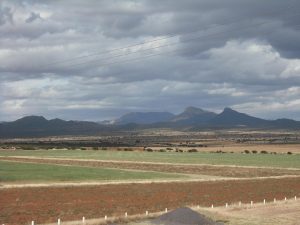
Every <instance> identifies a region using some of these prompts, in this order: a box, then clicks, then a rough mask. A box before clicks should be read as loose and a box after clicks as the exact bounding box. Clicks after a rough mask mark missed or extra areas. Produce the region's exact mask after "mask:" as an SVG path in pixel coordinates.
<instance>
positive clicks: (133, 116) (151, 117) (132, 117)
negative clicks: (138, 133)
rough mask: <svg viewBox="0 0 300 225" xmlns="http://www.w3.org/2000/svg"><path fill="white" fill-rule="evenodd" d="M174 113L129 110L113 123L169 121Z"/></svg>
mask: <svg viewBox="0 0 300 225" xmlns="http://www.w3.org/2000/svg"><path fill="white" fill-rule="evenodd" d="M173 117H174V114H172V113H169V112H131V113H127V114H125V115H124V116H122V117H120V118H119V119H117V120H115V124H128V123H136V124H152V123H159V122H165V121H169V120H170V119H172V118H173Z"/></svg>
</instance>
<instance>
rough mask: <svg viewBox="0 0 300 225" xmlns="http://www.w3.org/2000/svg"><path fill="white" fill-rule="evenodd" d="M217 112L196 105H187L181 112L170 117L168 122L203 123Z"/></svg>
mask: <svg viewBox="0 0 300 225" xmlns="http://www.w3.org/2000/svg"><path fill="white" fill-rule="evenodd" d="M216 115H217V114H216V113H214V112H209V111H206V110H203V109H200V108H196V107H191V106H190V107H188V108H186V109H185V110H184V111H183V112H182V113H180V114H178V115H177V116H175V117H174V118H173V119H171V121H170V122H172V123H177V124H182V125H194V124H205V123H207V122H208V121H209V120H211V119H213V118H214V117H215V116H216Z"/></svg>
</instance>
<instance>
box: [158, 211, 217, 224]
mask: <svg viewBox="0 0 300 225" xmlns="http://www.w3.org/2000/svg"><path fill="white" fill-rule="evenodd" d="M152 223H153V224H164V225H222V224H221V223H216V222H214V221H212V220H211V219H209V218H207V217H206V216H204V215H201V214H199V213H197V212H195V211H193V210H191V209H190V208H187V207H184V208H178V209H176V210H173V211H171V212H169V213H166V214H164V215H162V216H160V217H158V218H156V219H154V220H153V221H152Z"/></svg>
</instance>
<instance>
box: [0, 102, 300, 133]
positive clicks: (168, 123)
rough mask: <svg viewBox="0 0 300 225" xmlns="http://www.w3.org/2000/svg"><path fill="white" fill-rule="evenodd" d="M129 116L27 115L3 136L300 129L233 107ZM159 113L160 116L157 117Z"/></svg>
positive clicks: (299, 124)
mask: <svg viewBox="0 0 300 225" xmlns="http://www.w3.org/2000/svg"><path fill="white" fill-rule="evenodd" d="M126 115H127V121H128V122H125V121H126V120H123V122H122V123H114V124H106V125H105V124H100V123H96V122H89V121H74V120H69V121H66V120H62V119H58V118H56V119H50V120H47V119H46V118H45V117H43V116H26V117H23V118H20V119H17V120H15V121H12V122H3V123H0V138H17V137H44V136H60V135H97V134H103V133H109V132H118V131H131V130H139V129H147V128H173V129H184V130H198V129H228V128H259V129H300V121H296V120H292V119H285V118H282V119H276V120H266V119H261V118H258V117H254V116H251V115H248V114H246V113H241V112H238V111H235V110H233V109H231V108H225V109H224V110H223V111H222V112H221V113H219V114H217V113H214V112H210V111H207V110H203V109H200V108H196V107H187V108H186V109H185V110H184V111H183V112H182V113H179V114H177V115H174V114H172V113H168V112H148V113H147V112H143V113H141V112H135V113H130V114H125V115H123V119H124V116H125V119H126ZM128 115H129V119H128ZM157 115H159V117H158V118H155V116H157ZM135 116H137V118H136V117H135ZM153 116H154V117H153ZM120 118H122V117H120ZM144 118H146V120H145V121H143V119H144Z"/></svg>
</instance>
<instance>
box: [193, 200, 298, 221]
mask: <svg viewBox="0 0 300 225" xmlns="http://www.w3.org/2000/svg"><path fill="white" fill-rule="evenodd" d="M199 212H200V213H203V214H205V215H207V216H210V217H211V218H213V219H214V220H217V221H224V222H226V225H283V224H284V225H299V224H300V222H299V221H300V213H299V212H300V201H299V200H297V201H295V200H288V201H280V202H278V201H277V202H276V203H268V204H266V205H264V204H254V206H253V207H250V205H249V204H248V205H247V206H243V207H238V206H234V207H229V208H225V207H218V208H214V209H200V210H199Z"/></svg>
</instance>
